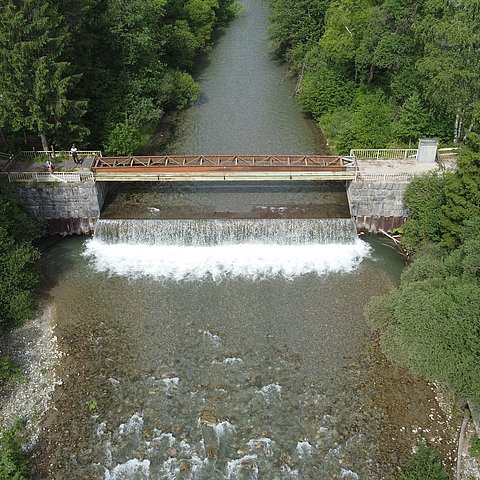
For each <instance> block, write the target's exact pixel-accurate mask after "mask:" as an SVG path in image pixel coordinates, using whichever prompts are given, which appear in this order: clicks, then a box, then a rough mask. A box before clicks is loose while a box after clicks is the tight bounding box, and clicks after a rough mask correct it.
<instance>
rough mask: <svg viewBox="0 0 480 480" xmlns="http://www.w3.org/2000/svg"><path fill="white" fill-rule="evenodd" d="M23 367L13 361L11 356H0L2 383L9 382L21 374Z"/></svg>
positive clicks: (0, 378) (0, 379) (0, 381)
mask: <svg viewBox="0 0 480 480" xmlns="http://www.w3.org/2000/svg"><path fill="white" fill-rule="evenodd" d="M21 373H22V369H21V368H20V366H19V365H17V364H16V363H14V362H12V360H10V358H9V357H6V356H3V355H2V356H0V385H1V384H2V383H8V382H10V381H11V380H12V379H13V378H15V377H18V376H19V375H21Z"/></svg>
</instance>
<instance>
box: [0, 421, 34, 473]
mask: <svg viewBox="0 0 480 480" xmlns="http://www.w3.org/2000/svg"><path fill="white" fill-rule="evenodd" d="M0 478H2V479H3V478H4V479H5V480H7V479H8V480H26V478H27V460H26V458H25V457H24V455H23V454H22V450H21V447H20V442H19V440H18V438H17V434H16V431H15V430H7V431H5V432H1V433H0Z"/></svg>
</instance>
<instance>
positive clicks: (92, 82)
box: [0, 0, 235, 154]
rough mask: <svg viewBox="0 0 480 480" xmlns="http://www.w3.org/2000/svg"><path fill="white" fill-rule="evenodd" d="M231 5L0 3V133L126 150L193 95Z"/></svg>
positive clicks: (158, 0) (86, 0) (207, 1)
mask: <svg viewBox="0 0 480 480" xmlns="http://www.w3.org/2000/svg"><path fill="white" fill-rule="evenodd" d="M234 10H235V7H234V2H233V0H188V1H179V0H133V1H125V0H79V1H73V0H45V1H43V0H42V1H40V0H25V1H22V2H18V1H16V0H3V1H2V2H1V6H0V92H1V95H0V128H1V129H2V130H3V133H4V134H6V135H5V136H6V137H7V138H9V139H12V138H15V136H14V135H13V136H12V134H14V133H15V132H18V131H22V130H23V131H24V132H27V133H35V134H38V135H39V136H40V137H41V139H42V144H43V146H44V148H47V147H48V145H50V144H52V143H53V144H55V145H56V146H57V147H59V146H62V145H63V146H65V145H67V144H68V143H70V142H71V141H72V140H74V141H76V142H78V143H82V145H86V144H87V143H88V142H90V143H91V144H93V145H94V146H96V147H100V146H102V145H104V146H105V148H106V149H107V151H109V152H110V153H114V154H121V153H123V154H127V153H132V152H133V151H135V150H136V149H138V148H139V147H140V146H141V145H142V144H144V143H145V141H146V139H147V138H148V133H149V132H150V131H151V129H152V128H153V127H154V125H155V124H156V123H157V122H158V120H159V119H160V118H161V117H162V115H163V114H164V112H165V111H166V110H168V109H176V108H184V107H185V106H186V105H187V104H188V103H189V102H191V101H192V100H195V99H196V98H197V96H198V94H199V88H198V86H197V85H196V84H195V82H194V80H193V78H192V77H191V75H190V74H189V73H188V69H190V68H192V66H193V63H194V59H195V57H196V55H198V53H199V52H201V51H203V50H206V49H208V48H209V43H210V39H211V36H212V32H213V29H214V28H215V27H216V26H218V25H220V24H222V23H224V22H226V21H227V20H228V19H229V18H231V16H232V15H233V14H234Z"/></svg>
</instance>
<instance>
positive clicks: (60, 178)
mask: <svg viewBox="0 0 480 480" xmlns="http://www.w3.org/2000/svg"><path fill="white" fill-rule="evenodd" d="M0 180H2V181H4V182H9V183H13V182H32V183H51V182H55V183H75V182H84V183H85V182H94V181H95V178H94V175H93V173H92V172H58V173H50V172H4V173H0Z"/></svg>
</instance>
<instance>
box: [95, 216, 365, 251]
mask: <svg viewBox="0 0 480 480" xmlns="http://www.w3.org/2000/svg"><path fill="white" fill-rule="evenodd" d="M95 238H96V239H97V240H99V241H101V242H102V243H104V244H128V245H164V246H197V247H200V246H214V245H239V244H242V245H245V244H248V245H252V244H261V245H318V244H352V243H354V242H355V240H356V239H357V234H356V229H355V224H354V221H353V220H352V219H351V218H315V219H271V220H270V219H269V220H257V219H255V220H253V219H228V220H214V219H203V220H103V219H101V220H99V221H98V222H97V225H96V228H95Z"/></svg>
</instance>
